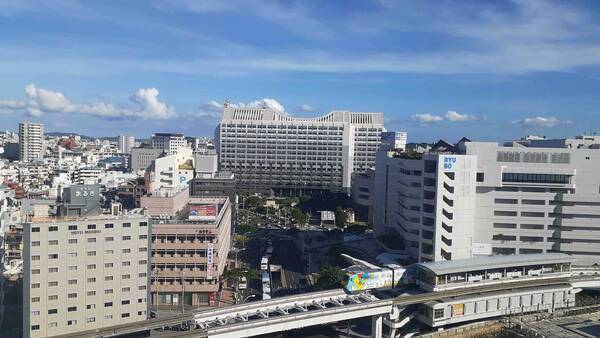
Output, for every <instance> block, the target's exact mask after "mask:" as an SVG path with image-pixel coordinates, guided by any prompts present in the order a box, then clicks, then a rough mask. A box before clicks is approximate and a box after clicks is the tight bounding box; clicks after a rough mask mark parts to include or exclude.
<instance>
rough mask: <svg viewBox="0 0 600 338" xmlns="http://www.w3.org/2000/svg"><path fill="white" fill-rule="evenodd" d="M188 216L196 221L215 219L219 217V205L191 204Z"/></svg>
mask: <svg viewBox="0 0 600 338" xmlns="http://www.w3.org/2000/svg"><path fill="white" fill-rule="evenodd" d="M188 218H189V219H190V220H194V221H214V220H216V219H217V206H216V205H214V204H190V214H189V217H188Z"/></svg>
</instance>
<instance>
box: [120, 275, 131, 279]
mask: <svg viewBox="0 0 600 338" xmlns="http://www.w3.org/2000/svg"><path fill="white" fill-rule="evenodd" d="M130 277H131V275H129V274H127V275H123V276H121V279H129V278H130Z"/></svg>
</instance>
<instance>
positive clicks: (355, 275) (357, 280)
mask: <svg viewBox="0 0 600 338" xmlns="http://www.w3.org/2000/svg"><path fill="white" fill-rule="evenodd" d="M392 278H393V273H392V271H391V270H379V271H363V272H348V273H346V276H345V278H344V282H345V283H344V287H345V288H346V290H347V291H348V292H353V291H362V290H369V289H376V288H386V287H390V288H391V287H392V286H393V280H392Z"/></svg>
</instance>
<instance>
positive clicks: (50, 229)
mask: <svg viewBox="0 0 600 338" xmlns="http://www.w3.org/2000/svg"><path fill="white" fill-rule="evenodd" d="M48 231H50V232H54V231H58V227H57V226H51V227H48Z"/></svg>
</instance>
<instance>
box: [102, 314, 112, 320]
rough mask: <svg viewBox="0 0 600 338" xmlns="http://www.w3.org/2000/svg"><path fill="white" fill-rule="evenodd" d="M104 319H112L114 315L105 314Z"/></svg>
mask: <svg viewBox="0 0 600 338" xmlns="http://www.w3.org/2000/svg"><path fill="white" fill-rule="evenodd" d="M104 319H112V315H105V316H104Z"/></svg>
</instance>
